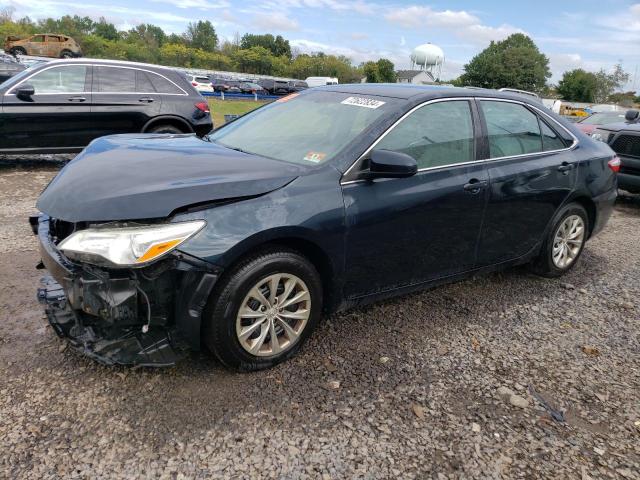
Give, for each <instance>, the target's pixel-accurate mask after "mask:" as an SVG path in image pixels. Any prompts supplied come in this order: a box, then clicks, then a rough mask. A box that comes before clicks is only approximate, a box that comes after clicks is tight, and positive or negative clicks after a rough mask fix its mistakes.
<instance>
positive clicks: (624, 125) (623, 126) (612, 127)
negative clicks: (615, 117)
mask: <svg viewBox="0 0 640 480" xmlns="http://www.w3.org/2000/svg"><path fill="white" fill-rule="evenodd" d="M597 128H598V130H607V131H609V132H619V131H622V130H632V131H634V132H635V131H638V132H640V123H628V122H616V123H607V124H605V125H598V126H597Z"/></svg>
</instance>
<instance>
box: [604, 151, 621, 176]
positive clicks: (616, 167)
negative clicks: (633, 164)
mask: <svg viewBox="0 0 640 480" xmlns="http://www.w3.org/2000/svg"><path fill="white" fill-rule="evenodd" d="M607 165H609V168H610V169H611V170H613V171H614V172H616V173H618V172H619V171H620V158H619V157H618V156H617V155H616V156H615V157H613V158H612V159H611V160H609V161H608V162H607Z"/></svg>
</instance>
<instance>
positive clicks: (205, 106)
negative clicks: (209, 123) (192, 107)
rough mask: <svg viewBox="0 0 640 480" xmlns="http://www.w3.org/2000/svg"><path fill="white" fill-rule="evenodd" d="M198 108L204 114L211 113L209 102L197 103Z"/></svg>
mask: <svg viewBox="0 0 640 480" xmlns="http://www.w3.org/2000/svg"><path fill="white" fill-rule="evenodd" d="M196 108H197V109H198V110H200V111H201V112H203V113H209V112H210V110H209V104H208V103H207V102H198V103H196Z"/></svg>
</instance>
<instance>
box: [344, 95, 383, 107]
mask: <svg viewBox="0 0 640 480" xmlns="http://www.w3.org/2000/svg"><path fill="white" fill-rule="evenodd" d="M340 103H342V104H343V105H355V106H356V107H364V108H378V107H380V106H382V105H384V104H385V102H381V101H380V100H374V99H372V98H363V97H349V98H345V99H344V100H343V101H341V102H340Z"/></svg>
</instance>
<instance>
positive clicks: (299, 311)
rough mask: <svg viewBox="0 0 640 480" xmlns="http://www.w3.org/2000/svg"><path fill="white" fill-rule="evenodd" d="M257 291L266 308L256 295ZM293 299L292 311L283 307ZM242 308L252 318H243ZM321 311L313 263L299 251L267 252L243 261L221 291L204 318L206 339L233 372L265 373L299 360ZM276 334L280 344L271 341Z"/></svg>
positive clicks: (219, 287) (218, 288)
mask: <svg viewBox="0 0 640 480" xmlns="http://www.w3.org/2000/svg"><path fill="white" fill-rule="evenodd" d="M276 275H280V276H281V278H278V277H275V276H276ZM271 280H274V281H273V283H272V281H271ZM274 284H275V285H277V287H276V288H274V291H276V298H275V300H272V299H273V297H272V295H271V285H274ZM292 285H293V286H292ZM256 289H257V290H259V291H260V293H262V296H263V300H264V301H266V303H265V302H261V301H259V300H258V299H257V296H253V294H252V293H250V292H255V291H256ZM286 289H289V292H287V291H286ZM305 291H306V296H305ZM298 298H300V300H299V301H297V302H295V300H296V299H298ZM292 300H293V301H294V302H293V303H291V304H290V305H288V306H285V304H284V303H283V302H286V301H288V302H291V301H292ZM278 305H283V306H282V307H278ZM241 309H242V312H245V313H247V314H248V315H249V317H247V316H244V317H241V316H240V313H241ZM285 312H286V313H285ZM305 312H306V313H305ZM321 312H322V282H321V279H320V275H319V274H318V271H317V270H316V269H315V267H314V266H313V265H312V264H311V262H309V261H308V260H307V259H306V258H305V257H304V256H302V255H300V254H299V253H298V252H295V251H293V250H288V249H280V248H278V249H273V250H266V251H263V252H261V253H258V254H256V255H252V256H250V257H247V258H246V259H245V260H243V261H241V262H240V264H239V265H238V266H237V267H235V268H234V269H233V270H231V271H230V272H229V273H228V274H227V275H226V276H225V277H223V278H222V279H221V283H220V284H219V285H217V286H216V289H215V290H214V292H213V293H212V295H211V298H210V299H209V302H208V304H207V307H206V309H205V313H204V316H203V322H204V323H203V340H204V343H205V345H206V346H207V348H208V349H209V350H210V351H211V352H212V353H213V354H214V355H215V356H216V357H217V358H218V359H219V360H220V362H221V363H222V364H223V365H225V366H226V367H227V368H230V369H233V370H238V371H254V370H262V369H265V368H270V367H273V366H274V365H277V364H278V363H280V362H283V361H285V360H287V359H288V358H291V357H292V356H293V355H295V353H296V352H297V351H298V350H299V349H300V347H301V346H302V344H303V343H304V341H305V340H306V339H307V338H308V337H309V335H311V332H312V331H313V329H314V328H315V326H316V325H317V323H318V321H319V319H320V315H321ZM280 315H281V317H280ZM305 315H306V318H305ZM285 317H288V318H285ZM294 317H295V318H294ZM282 322H285V323H286V324H287V325H288V326H289V328H288V329H287V328H285V325H284V324H283V323H282ZM243 331H244V335H243V333H242V332H243ZM272 333H275V334H276V335H275V337H276V339H277V340H276V341H277V345H274V343H273V342H272V341H271V338H272ZM241 337H242V338H241ZM251 347H253V348H254V350H253V352H252V351H250V349H251Z"/></svg>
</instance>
